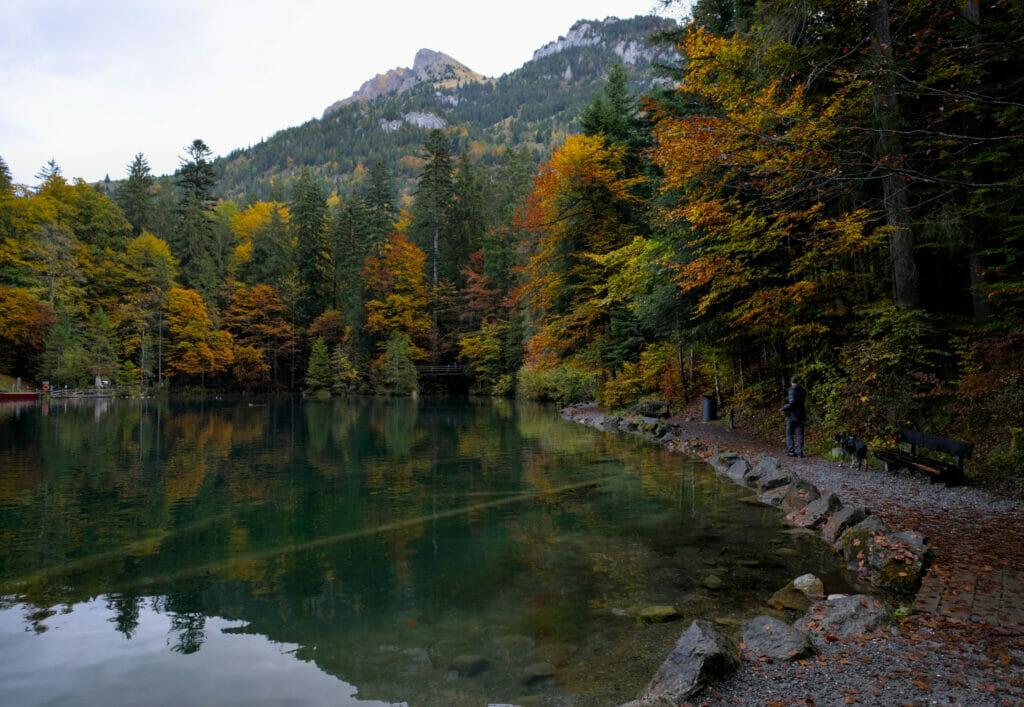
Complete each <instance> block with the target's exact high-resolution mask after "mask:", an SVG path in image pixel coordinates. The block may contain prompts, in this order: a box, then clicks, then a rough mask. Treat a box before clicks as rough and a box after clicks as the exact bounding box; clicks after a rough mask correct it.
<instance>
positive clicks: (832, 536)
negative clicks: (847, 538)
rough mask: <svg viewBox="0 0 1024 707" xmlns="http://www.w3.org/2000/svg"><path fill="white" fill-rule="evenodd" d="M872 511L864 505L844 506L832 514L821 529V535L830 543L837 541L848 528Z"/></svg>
mask: <svg viewBox="0 0 1024 707" xmlns="http://www.w3.org/2000/svg"><path fill="white" fill-rule="evenodd" d="M870 513H871V511H869V510H868V509H867V508H864V507H863V506H843V507H842V508H840V509H839V510H838V511H836V512H835V513H833V514H832V517H831V518H829V519H828V522H827V523H825V525H824V526H823V527H822V529H821V536H822V537H823V538H825V540H827V541H828V542H830V543H835V542H836V540H838V539H839V536H840V535H842V534H843V533H844V532H845V531H846V529H847V528H850V527H853V526H855V525H857V523H860V522H861V521H862V520H864V519H865V518H867V517H868V515H870Z"/></svg>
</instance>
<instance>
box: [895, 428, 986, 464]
mask: <svg viewBox="0 0 1024 707" xmlns="http://www.w3.org/2000/svg"><path fill="white" fill-rule="evenodd" d="M900 441H901V442H906V443H907V444H913V445H914V446H917V447H924V448H925V449H933V450H935V451H936V452H942V453H943V454H948V455H950V456H951V457H957V458H959V459H967V458H968V457H970V456H971V454H972V453H973V452H974V445H973V444H971V443H970V442H960V441H958V440H955V439H946V438H945V437H939V436H938V435H931V434H928V433H927V432H918V431H916V430H908V429H902V430H900Z"/></svg>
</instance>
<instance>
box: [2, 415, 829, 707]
mask: <svg viewBox="0 0 1024 707" xmlns="http://www.w3.org/2000/svg"><path fill="white" fill-rule="evenodd" d="M804 572H815V573H817V574H819V576H822V575H826V576H828V577H833V576H835V577H838V576H839V574H838V573H839V567H838V561H837V559H836V557H835V555H834V553H832V552H831V550H829V549H828V548H827V547H826V546H825V545H824V544H823V543H821V542H820V541H818V540H817V539H816V538H814V537H812V536H809V535H806V534H801V533H793V532H792V531H789V530H787V527H786V526H785V525H784V524H783V522H782V519H781V513H779V512H778V511H777V510H775V509H772V508H769V507H764V506H760V505H757V504H753V503H751V502H750V495H749V492H748V491H745V490H743V489H741V488H740V487H737V486H735V485H733V484H730V483H729V482H727V481H725V480H723V479H721V478H720V477H718V476H716V475H715V474H714V473H713V472H712V471H711V470H710V469H708V468H707V467H706V466H705V465H704V464H703V463H701V462H700V461H698V460H695V459H689V458H686V457H683V456H680V455H676V454H669V453H667V452H665V451H664V450H662V449H661V448H658V447H655V446H653V445H649V444H646V443H644V442H642V441H640V440H638V439H636V438H631V437H618V436H615V435H610V434H605V433H601V432H597V431H594V430H591V429H588V428H584V427H581V426H579V425H576V424H573V423H569V422H565V421H563V420H561V419H559V418H558V416H557V415H556V414H555V412H554V411H553V410H551V409H550V408H542V407H532V406H524V405H515V404H512V403H509V402H506V401H492V400H479V401H474V400H463V399H451V400H449V399H442V400H425V401H418V402H417V401H412V400H390V401H387V400H372V401H370V400H368V401H348V402H342V401H331V402H313V401H310V402H303V401H300V400H293V399H281V400H270V401H267V400H260V401H245V400H242V401H205V402H202V403H175V402H170V403H169V402H166V401H161V402H157V401H141V402H139V401H134V402H133V401H99V402H84V403H77V404H72V403H69V404H63V403H59V404H58V403H50V404H49V405H48V406H40V405H33V406H12V405H5V406H3V407H0V597H2V599H0V704H18V705H31V704H114V703H116V704H218V705H224V704H283V703H291V704H367V703H369V704H373V703H374V701H377V702H378V703H379V702H383V703H392V704H393V703H407V704H410V705H462V704H465V705H483V704H487V703H489V702H490V703H530V704H556V705H561V704H594V705H606V704H617V703H620V702H624V701H627V700H630V699H633V698H635V697H637V696H638V695H639V694H640V693H641V692H642V690H643V688H644V686H645V685H646V683H647V682H648V681H649V679H650V678H651V676H652V675H653V674H654V672H655V671H656V670H657V667H658V666H659V665H660V664H661V662H662V661H663V660H664V658H665V656H666V655H667V654H668V652H669V651H670V650H671V647H672V645H673V644H674V642H675V640H676V638H677V637H678V635H679V633H680V632H681V631H682V630H683V629H685V627H686V625H688V623H689V621H690V619H691V618H696V617H704V618H713V619H715V620H716V621H718V622H719V625H720V626H721V627H723V628H724V629H725V630H727V631H729V630H734V629H735V627H736V626H738V625H739V623H741V622H742V621H744V620H746V619H749V618H752V617H753V616H754V615H756V614H758V613H764V611H765V601H766V600H767V598H768V597H769V596H770V595H771V594H772V593H773V592H774V591H775V590H777V589H779V588H780V587H782V586H783V585H784V584H786V582H788V581H790V580H791V579H792V578H794V577H796V576H797V575H799V574H803V573H804ZM710 575H714V576H716V577H718V578H719V579H721V580H722V584H723V586H722V588H721V589H717V590H711V589H707V588H705V586H704V585H705V581H706V580H707V578H708V577H709V576H710ZM836 581H838V580H836ZM651 605H674V606H677V607H679V608H680V609H681V610H682V611H683V612H684V614H685V617H684V618H683V619H682V621H680V622H673V623H668V624H657V625H640V624H638V623H637V621H636V620H635V618H633V616H632V614H633V613H634V612H636V611H637V610H638V609H640V608H643V607H646V606H651ZM460 666H462V668H463V670H462V672H460V671H459V667H460ZM466 666H471V667H466ZM552 669H553V673H554V674H553V676H551V677H546V675H547V674H548V673H550V672H551V671H552Z"/></svg>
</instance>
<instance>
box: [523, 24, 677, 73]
mask: <svg viewBox="0 0 1024 707" xmlns="http://www.w3.org/2000/svg"><path fill="white" fill-rule="evenodd" d="M621 21H622V20H620V19H619V18H617V17H608V18H606V19H605V20H604V21H603V22H600V21H580V22H577V23H576V24H574V25H573V26H572V27H571V28H570V29H569V32H568V34H566V35H565V36H564V37H559V38H558V39H556V40H555V41H553V42H548V43H547V44H545V45H544V46H543V47H541V48H540V49H538V50H537V51H535V52H534V53H533V61H537V60H539V59H543V58H544V57H547V56H552V55H553V54H558V53H559V52H564V51H566V50H568V49H574V48H577V47H604V48H609V49H611V50H612V51H614V52H615V53H616V54H617V55H618V56H619V58H620V59H621V60H622V63H623V64H630V65H633V64H639V63H649V62H651V61H654V60H655V59H662V60H668V61H671V60H673V59H675V58H676V57H675V55H674V54H673V53H672V52H668V51H665V50H658V49H655V48H653V47H651V46H649V45H648V44H646V43H643V42H638V41H636V40H635V39H632V40H629V41H625V40H622V39H619V40H617V41H616V40H615V39H611V38H610V37H608V36H607V35H608V34H609V32H607V31H606V30H610V29H611V28H612V27H613V26H614V25H616V24H618V23H619V22H621Z"/></svg>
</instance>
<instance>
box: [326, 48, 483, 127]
mask: <svg viewBox="0 0 1024 707" xmlns="http://www.w3.org/2000/svg"><path fill="white" fill-rule="evenodd" d="M486 80H487V77H485V76H483V75H482V74H478V73H477V72H475V71H472V70H471V69H470V68H469V67H467V66H466V65H465V64H463V63H461V62H459V61H457V60H455V59H453V58H452V57H450V56H448V55H447V54H445V53H443V52H437V51H434V50H433V49H420V50H419V51H418V52H416V56H415V58H414V59H413V63H412V68H411V69H410V68H408V67H399V68H397V69H391V70H390V71H388V72H387V73H384V74H377V75H376V76H374V77H373V78H372V79H370V80H369V81H367V82H366V83H364V84H363V85H362V86H360V87H359V90H358V91H356V92H355V93H353V94H352V95H351V96H349V97H348V98H345V99H343V100H340V101H338V102H336V103H333V104H331V105H330V106H328V107H327V110H325V111H324V115H327V114H328V113H330V112H332V111H335V110H337V109H338V108H341V107H342V106H345V105H348V104H349V103H356V102H359V103H369V102H370V101H373V100H376V99H377V98H380V97H381V96H389V95H394V94H398V93H402V92H404V91H408V90H409V89H411V88H413V87H415V86H418V85H419V84H421V83H434V84H437V85H438V86H439V87H453V86H457V85H458V84H460V83H467V82H468V83H474V82H479V81H486Z"/></svg>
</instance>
